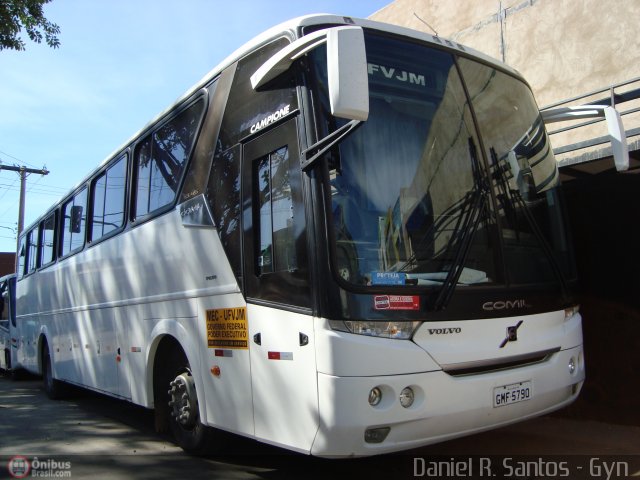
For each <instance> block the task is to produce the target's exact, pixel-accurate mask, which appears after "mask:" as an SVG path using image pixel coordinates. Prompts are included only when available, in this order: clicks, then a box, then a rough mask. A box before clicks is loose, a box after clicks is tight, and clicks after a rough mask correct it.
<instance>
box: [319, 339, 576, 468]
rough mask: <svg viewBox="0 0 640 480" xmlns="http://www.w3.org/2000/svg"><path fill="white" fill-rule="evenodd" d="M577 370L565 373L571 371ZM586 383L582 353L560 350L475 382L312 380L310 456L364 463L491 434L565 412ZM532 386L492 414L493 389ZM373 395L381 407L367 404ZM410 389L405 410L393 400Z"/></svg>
mask: <svg viewBox="0 0 640 480" xmlns="http://www.w3.org/2000/svg"><path fill="white" fill-rule="evenodd" d="M572 358H573V359H574V362H575V365H576V368H575V370H574V371H573V373H571V371H570V368H569V363H570V360H571V359H572ZM584 378H585V368H584V356H583V352H582V346H578V347H575V348H571V349H567V350H562V351H559V352H557V353H556V354H554V355H553V356H551V357H550V358H549V359H547V360H546V361H544V362H542V363H538V364H534V365H528V366H523V367H519V368H513V369H510V370H501V371H496V372H490V373H482V374H477V375H466V376H458V377H454V376H451V375H449V374H447V373H444V372H442V371H436V372H428V373H416V374H407V375H390V376H381V377H336V376H331V375H326V374H322V373H319V374H318V394H319V409H320V428H319V430H318V434H317V436H316V438H315V440H314V443H313V446H312V448H311V454H313V455H317V456H323V457H343V456H368V455H377V454H382V453H388V452H394V451H400V450H408V449H411V448H416V447H420V446H423V445H428V444H432V443H437V442H442V441H445V440H449V439H452V438H455V437H460V436H464V435H469V434H472V433H477V432H481V431H484V430H489V429H492V428H496V427H500V426H503V425H508V424H510V423H514V422H519V421H523V420H526V419H528V418H532V417H535V416H539V415H543V414H546V413H549V412H551V411H554V410H557V409H559V408H562V407H564V406H565V405H568V404H570V403H571V402H573V401H574V400H575V399H576V397H577V396H578V394H579V392H580V389H581V387H582V383H583V381H584ZM527 380H528V381H531V386H532V393H533V395H532V398H531V399H529V400H527V401H523V402H518V403H513V404H510V405H505V406H502V407H494V405H493V395H494V388H495V387H500V386H504V385H510V384H514V383H519V382H523V381H527ZM376 386H377V387H379V388H380V389H381V390H382V392H383V398H382V401H381V402H380V404H379V405H377V406H375V407H372V406H371V405H369V403H368V400H367V399H368V396H369V392H370V391H371V389H372V388H373V387H376ZM407 386H410V387H411V388H412V389H413V390H414V392H415V401H414V403H413V405H412V406H411V407H409V408H404V407H402V406H401V405H400V402H399V400H398V397H399V395H400V392H401V391H402V389H403V388H405V387H407ZM384 427H389V428H390V430H389V433H388V435H387V436H386V438H385V439H384V441H382V442H380V443H368V442H366V441H365V431H366V430H367V429H375V428H384Z"/></svg>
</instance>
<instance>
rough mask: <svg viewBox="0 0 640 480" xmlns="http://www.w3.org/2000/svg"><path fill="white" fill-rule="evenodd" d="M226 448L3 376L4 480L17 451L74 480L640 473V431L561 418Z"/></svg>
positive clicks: (125, 408) (147, 415)
mask: <svg viewBox="0 0 640 480" xmlns="http://www.w3.org/2000/svg"><path fill="white" fill-rule="evenodd" d="M227 444H228V447H227V450H226V451H225V452H223V453H222V454H221V455H219V456H212V457H210V458H195V457H190V456H188V455H185V454H184V453H183V452H182V451H181V450H180V449H179V448H178V447H176V446H175V445H174V444H172V443H171V441H170V440H169V439H168V438H165V437H161V436H158V435H157V434H155V433H154V431H153V418H152V415H151V412H149V411H147V410H145V409H143V408H139V407H136V406H133V405H130V404H128V403H126V402H120V401H117V400H113V399H111V398H108V397H104V396H100V395H95V394H92V393H87V392H85V393H83V392H79V394H78V395H77V396H74V397H73V398H71V399H69V400H63V401H57V402H56V401H51V400H49V399H48V398H47V397H46V395H45V394H44V392H43V391H42V390H41V388H40V381H39V380H27V381H20V382H11V381H10V380H9V379H7V378H3V377H0V478H10V476H9V475H8V469H7V467H6V465H7V462H8V461H9V460H10V459H11V458H12V457H14V456H16V455H21V456H25V457H26V458H27V459H28V460H30V461H31V462H32V464H33V463H35V457H37V458H38V462H39V463H41V464H44V465H45V466H46V465H47V463H46V462H51V461H56V462H61V463H62V467H63V468H54V469H53V471H54V472H57V473H55V474H56V475H62V474H64V472H65V471H69V472H70V473H71V478H94V479H103V478H104V479H120V478H134V479H164V478H225V479H226V478H229V479H276V478H329V479H331V480H337V479H342V478H350V479H354V480H356V479H360V478H362V479H370V478H385V479H396V478H399V479H402V478H414V477H416V474H417V477H422V478H434V476H432V475H431V473H432V472H431V471H430V470H429V468H430V465H431V463H429V462H431V461H432V460H433V458H434V457H436V456H437V457H438V458H439V460H441V461H442V462H443V463H441V467H440V471H439V473H440V474H441V477H442V478H459V477H465V476H466V477H469V474H468V468H469V467H468V466H465V465H466V464H467V463H469V462H472V463H473V465H472V466H471V468H472V469H473V471H472V473H473V476H474V477H475V478H480V475H481V474H483V473H484V474H485V475H484V476H486V475H488V473H492V474H497V476H498V478H500V476H502V475H503V474H504V473H505V470H504V469H502V470H500V469H498V470H496V469H494V468H493V467H492V470H481V467H482V465H483V464H482V462H483V461H484V462H485V464H484V466H486V462H492V465H494V466H495V465H498V466H501V465H502V466H505V464H503V463H502V462H504V461H505V460H504V456H505V455H506V456H519V455H528V457H526V460H527V461H529V462H530V464H529V466H528V467H527V469H528V470H526V471H522V470H518V469H517V468H518V465H520V463H518V461H519V460H517V458H516V459H515V460H512V461H509V462H511V463H509V464H506V467H507V472H506V473H507V474H511V475H510V476H511V478H550V477H554V476H556V477H558V478H560V477H561V476H564V477H566V475H563V474H566V473H568V474H569V478H624V477H626V476H627V474H628V475H629V476H633V475H636V476H639V477H640V427H638V426H625V425H615V424H608V423H603V422H595V421H585V420H575V419H569V418H563V417H561V416H557V415H554V416H548V417H543V418H540V419H536V420H532V421H528V422H525V423H522V424H518V425H514V426H511V427H508V428H503V429H500V430H496V431H492V432H488V433H484V434H480V435H474V436H471V437H467V438H463V439H459V440H455V441H451V442H446V443H442V444H439V445H434V446H431V447H427V448H422V449H419V450H414V451H412V452H408V453H407V454H404V455H389V456H382V457H375V458H369V459H358V460H338V461H327V460H322V459H315V458H310V457H306V456H301V455H297V454H291V453H288V452H285V451H282V450H279V449H275V448H272V447H268V446H264V445H260V444H258V443H256V442H253V441H249V440H246V439H240V438H237V437H231V436H230V438H229V441H228V442H227ZM492 456H499V457H495V458H494V457H492ZM452 459H454V460H452ZM594 459H599V460H594ZM64 462H70V465H69V468H65V465H64ZM562 462H565V463H562ZM49 464H50V463H49ZM40 466H41V467H42V465H40ZM53 466H54V467H57V466H58V465H57V464H56V465H53ZM447 468H448V469H449V470H447ZM456 469H457V470H456ZM40 470H42V468H41V469H40ZM45 470H46V468H45ZM30 475H31V474H30Z"/></svg>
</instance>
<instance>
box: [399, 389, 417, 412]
mask: <svg viewBox="0 0 640 480" xmlns="http://www.w3.org/2000/svg"><path fill="white" fill-rule="evenodd" d="M414 398H415V396H414V394H413V390H412V389H411V387H406V388H404V389H403V390H402V391H401V392H400V405H402V406H403V407H404V408H409V407H410V406H411V405H413V400H414Z"/></svg>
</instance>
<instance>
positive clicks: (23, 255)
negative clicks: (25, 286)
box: [16, 235, 27, 278]
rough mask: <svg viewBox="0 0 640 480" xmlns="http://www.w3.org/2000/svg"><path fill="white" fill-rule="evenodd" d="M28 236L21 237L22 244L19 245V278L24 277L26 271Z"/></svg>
mask: <svg viewBox="0 0 640 480" xmlns="http://www.w3.org/2000/svg"><path fill="white" fill-rule="evenodd" d="M26 241H27V237H26V235H25V236H23V237H22V238H21V239H20V245H19V247H18V271H17V272H16V273H17V274H18V278H22V277H23V276H24V274H25V273H26V271H25V266H26V264H27V247H26Z"/></svg>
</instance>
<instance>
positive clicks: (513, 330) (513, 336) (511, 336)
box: [500, 320, 522, 348]
mask: <svg viewBox="0 0 640 480" xmlns="http://www.w3.org/2000/svg"><path fill="white" fill-rule="evenodd" d="M520 325H522V320H520V321H519V322H518V323H516V324H515V325H514V326H513V327H507V336H506V337H504V340H502V343H501V344H500V348H504V347H505V345H507V343H509V342H515V341H517V340H518V328H520Z"/></svg>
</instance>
